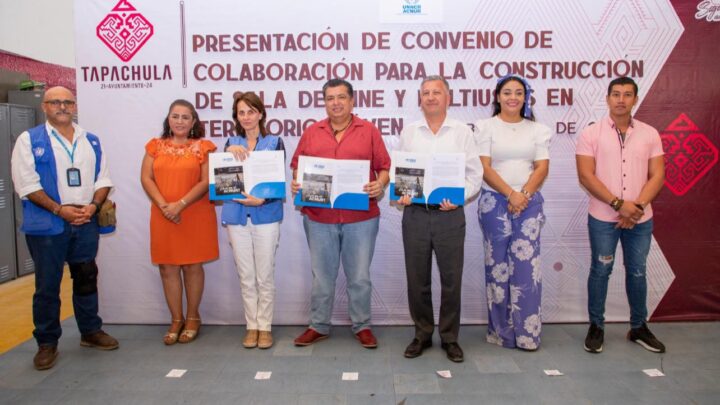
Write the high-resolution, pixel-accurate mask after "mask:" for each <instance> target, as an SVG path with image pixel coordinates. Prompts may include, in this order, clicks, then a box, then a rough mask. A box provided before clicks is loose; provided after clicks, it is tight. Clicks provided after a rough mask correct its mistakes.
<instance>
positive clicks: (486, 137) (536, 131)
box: [475, 115, 552, 191]
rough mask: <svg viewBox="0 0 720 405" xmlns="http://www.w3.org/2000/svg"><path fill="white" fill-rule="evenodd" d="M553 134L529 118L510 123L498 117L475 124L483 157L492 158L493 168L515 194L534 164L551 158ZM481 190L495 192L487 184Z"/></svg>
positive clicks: (528, 176) (477, 139)
mask: <svg viewBox="0 0 720 405" xmlns="http://www.w3.org/2000/svg"><path fill="white" fill-rule="evenodd" d="M551 135H552V134H551V132H550V128H549V127H547V126H545V125H542V124H538V123H537V122H534V121H530V120H526V119H524V120H522V121H520V122H517V123H509V122H505V121H503V120H501V119H500V117H498V116H497V115H496V116H494V117H492V118H488V119H483V120H479V121H477V122H476V123H475V140H476V142H477V145H478V149H479V152H480V156H488V157H490V159H491V160H492V163H491V167H492V168H493V169H494V170H495V171H496V172H497V173H498V175H500V177H501V178H502V179H503V180H504V181H505V182H506V183H507V184H508V185H509V186H510V187H512V188H513V190H515V191H520V190H521V189H522V187H523V186H524V185H525V183H527V181H528V178H530V175H531V174H532V172H533V170H534V165H533V163H534V162H535V161H538V160H546V159H550V151H549V147H550V137H551ZM482 187H483V188H485V189H489V190H493V188H492V187H490V185H488V184H487V183H485V182H483V185H482ZM495 191H497V190H495Z"/></svg>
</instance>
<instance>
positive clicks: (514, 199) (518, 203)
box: [508, 190, 529, 215]
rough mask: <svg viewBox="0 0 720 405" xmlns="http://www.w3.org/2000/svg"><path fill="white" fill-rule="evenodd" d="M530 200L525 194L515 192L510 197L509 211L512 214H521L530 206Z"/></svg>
mask: <svg viewBox="0 0 720 405" xmlns="http://www.w3.org/2000/svg"><path fill="white" fill-rule="evenodd" d="M528 201H529V200H528V198H527V197H526V196H525V194H523V193H518V192H517V191H515V190H513V191H511V192H510V195H509V196H508V211H510V213H511V214H515V215H517V214H519V213H521V212H522V211H523V210H524V209H525V208H527V206H528Z"/></svg>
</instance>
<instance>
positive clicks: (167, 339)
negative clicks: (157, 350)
mask: <svg viewBox="0 0 720 405" xmlns="http://www.w3.org/2000/svg"><path fill="white" fill-rule="evenodd" d="M176 323H179V324H180V327H179V328H178V331H177V332H170V329H168V331H167V332H166V333H165V336H163V343H165V345H167V346H170V345H174V344H175V343H177V341H178V338H179V337H180V331H181V330H182V327H183V324H184V323H185V321H184V320H183V319H173V320H172V322H170V328H172V326H173V325H175V324H176Z"/></svg>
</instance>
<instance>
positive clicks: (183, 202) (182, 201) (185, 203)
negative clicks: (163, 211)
mask: <svg viewBox="0 0 720 405" xmlns="http://www.w3.org/2000/svg"><path fill="white" fill-rule="evenodd" d="M180 203H181V204H182V205H183V206H185V207H187V201H185V200H184V199H182V198H181V199H180Z"/></svg>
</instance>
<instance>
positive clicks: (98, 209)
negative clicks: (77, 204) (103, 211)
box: [90, 200, 102, 214]
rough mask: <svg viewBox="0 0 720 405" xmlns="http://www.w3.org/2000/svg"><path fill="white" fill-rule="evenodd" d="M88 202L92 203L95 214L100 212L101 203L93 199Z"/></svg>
mask: <svg viewBox="0 0 720 405" xmlns="http://www.w3.org/2000/svg"><path fill="white" fill-rule="evenodd" d="M90 204H92V205H94V206H95V213H96V214H97V213H98V212H100V207H102V204H101V203H99V202H97V201H95V200H93V201H92V202H91V203H90Z"/></svg>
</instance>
